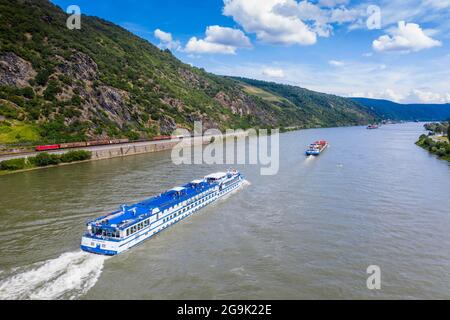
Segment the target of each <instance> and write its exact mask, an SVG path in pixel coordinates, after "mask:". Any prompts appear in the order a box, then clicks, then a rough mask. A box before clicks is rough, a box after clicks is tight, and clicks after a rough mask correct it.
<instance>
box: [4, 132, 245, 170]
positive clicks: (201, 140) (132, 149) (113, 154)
mask: <svg viewBox="0 0 450 320" xmlns="http://www.w3.org/2000/svg"><path fill="white" fill-rule="evenodd" d="M229 136H234V137H236V138H237V137H243V136H244V137H246V136H248V132H247V131H245V132H236V133H234V134H228V135H225V136H223V137H229ZM216 138H217V136H201V137H194V138H189V139H190V140H191V145H192V146H195V145H207V144H210V143H213V139H216ZM184 141H186V139H184ZM180 142H181V140H170V141H167V142H156V143H155V142H154V141H149V142H147V143H142V142H139V143H135V144H133V143H128V144H126V145H112V146H102V147H101V148H96V149H91V148H77V149H73V150H85V151H89V152H91V153H92V157H91V159H89V160H83V161H74V162H70V163H60V164H57V165H49V166H45V167H33V168H25V169H20V170H14V171H9V170H0V177H1V176H6V175H11V174H16V173H23V172H29V171H35V170H40V169H50V168H56V167H61V166H66V165H73V164H80V163H86V162H92V161H100V160H107V159H114V158H120V157H129V156H135V155H141V154H146V153H155V152H161V151H167V150H171V149H173V148H174V147H175V146H176V145H178V144H179V143H180ZM68 152H70V150H68V151H66V152H60V151H58V152H50V154H58V155H61V154H65V153H68ZM29 157H31V156H30V155H28V154H27V155H26V156H22V157H20V156H18V157H14V158H11V159H28V158H29ZM0 162H1V161H0Z"/></svg>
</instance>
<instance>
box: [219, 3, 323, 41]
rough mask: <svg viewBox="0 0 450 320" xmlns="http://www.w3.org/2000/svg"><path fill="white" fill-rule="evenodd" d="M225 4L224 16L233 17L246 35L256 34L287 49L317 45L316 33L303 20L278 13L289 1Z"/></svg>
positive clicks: (259, 37) (263, 39)
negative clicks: (281, 6)
mask: <svg viewBox="0 0 450 320" xmlns="http://www.w3.org/2000/svg"><path fill="white" fill-rule="evenodd" d="M291 1H293V0H291ZM293 2H294V4H296V2H295V1H293ZM224 4H225V5H224V8H223V13H224V15H226V16H229V17H232V18H233V19H234V20H235V21H236V22H237V23H239V24H240V25H241V26H242V27H243V28H244V30H245V31H246V32H248V33H254V34H256V37H257V39H258V40H260V41H263V42H266V43H272V44H284V45H292V44H300V45H312V44H315V43H316V41H317V36H316V33H315V32H313V31H312V30H311V29H310V28H309V27H308V26H307V25H306V24H305V23H304V22H303V21H302V20H301V19H299V18H297V17H293V16H285V15H282V14H280V13H278V12H275V11H274V8H275V6H277V5H284V4H286V0H265V1H260V0H224ZM291 4H292V3H291Z"/></svg>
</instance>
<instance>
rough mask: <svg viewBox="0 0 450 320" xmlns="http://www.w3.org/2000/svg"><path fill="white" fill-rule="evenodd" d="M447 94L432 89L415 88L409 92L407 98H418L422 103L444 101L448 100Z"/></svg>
mask: <svg viewBox="0 0 450 320" xmlns="http://www.w3.org/2000/svg"><path fill="white" fill-rule="evenodd" d="M447 96H448V94H447ZM447 96H446V95H441V94H439V93H436V92H432V91H424V90H419V89H415V90H413V91H412V92H411V94H410V97H409V98H410V99H413V100H419V101H420V102H424V103H444V102H447V101H448V100H447V98H448V97H447Z"/></svg>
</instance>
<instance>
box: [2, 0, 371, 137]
mask: <svg viewBox="0 0 450 320" xmlns="http://www.w3.org/2000/svg"><path fill="white" fill-rule="evenodd" d="M0 13H1V14H0V144H1V143H18V142H29V141H32V142H37V141H39V142H63V141H77V140H84V139H100V138H108V137H110V138H112V137H129V138H132V139H134V138H139V137H140V138H148V137H152V136H154V135H157V134H167V133H170V132H172V130H174V129H175V128H177V127H185V128H191V127H192V125H193V122H194V121H195V120H203V122H204V124H205V126H206V127H218V128H220V129H224V128H248V127H268V128H269V127H289V126H305V127H306V126H333V125H352V124H359V123H367V122H370V121H371V119H372V118H373V116H372V115H371V113H370V112H368V111H367V110H358V109H357V108H356V107H355V104H354V103H353V102H348V101H347V100H344V99H337V98H335V97H331V96H327V95H321V96H319V95H316V96H309V97H308V99H307V100H301V99H300V100H297V99H292V101H290V102H287V100H283V101H279V98H274V99H273V100H271V99H267V98H265V96H266V94H262V95H261V94H259V95H258V94H254V93H253V92H252V91H251V90H248V88H244V87H243V86H242V83H241V82H237V81H235V80H233V79H229V78H225V77H220V76H216V75H213V74H210V73H207V72H205V71H204V70H202V69H198V68H193V67H191V66H189V65H187V64H184V63H182V62H180V61H179V60H178V59H176V58H175V57H174V56H173V55H172V54H171V52H170V51H168V50H165V51H161V50H160V49H158V48H157V47H155V46H154V45H152V44H150V43H149V42H148V41H146V40H143V39H140V38H139V37H137V36H135V35H133V34H132V33H130V32H128V31H127V30H125V29H123V28H121V27H119V26H116V25H114V24H112V23H110V22H107V21H104V20H102V19H99V18H96V17H88V16H83V17H82V29H81V30H69V29H67V27H66V19H67V17H68V15H67V14H66V13H64V12H63V11H62V10H61V9H60V8H58V7H56V6H54V5H53V4H51V3H50V2H49V1H47V0H0ZM261 90H263V89H261ZM271 94H272V93H268V95H269V96H270V95H271ZM316 98H317V99H318V101H315V99H316ZM5 119H6V121H5Z"/></svg>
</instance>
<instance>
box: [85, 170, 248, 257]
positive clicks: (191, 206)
mask: <svg viewBox="0 0 450 320" xmlns="http://www.w3.org/2000/svg"><path fill="white" fill-rule="evenodd" d="M244 181H245V180H244V176H243V175H242V174H241V173H240V172H238V171H237V170H231V171H228V172H226V173H225V172H219V173H214V174H211V175H209V176H206V177H205V178H204V179H201V180H194V181H192V182H190V183H188V184H186V185H184V186H182V187H176V188H174V189H171V190H169V191H167V192H164V193H162V194H160V195H158V196H156V197H153V198H150V199H148V200H145V201H143V202H141V203H137V204H135V205H131V206H127V205H123V206H122V207H121V208H120V210H118V211H116V212H113V213H111V214H109V215H106V216H103V217H100V218H98V219H95V220H92V221H89V222H88V223H87V231H86V233H85V234H84V235H83V237H82V240H81V249H82V250H83V251H86V252H90V253H94V254H100V255H108V256H114V255H117V254H119V253H122V252H124V251H126V250H128V249H130V248H132V247H134V246H136V245H138V244H140V243H142V242H143V241H145V240H147V239H149V238H151V237H152V236H154V235H156V234H158V233H159V232H161V231H163V230H165V229H167V228H169V227H171V226H172V225H174V224H176V223H178V222H180V221H181V220H184V219H186V218H187V217H189V216H191V215H193V214H194V213H196V212H197V211H199V210H200V209H202V208H204V207H205V206H207V205H209V204H211V203H213V202H215V201H217V200H218V199H220V198H223V197H224V196H226V195H227V194H229V193H231V192H232V191H234V190H236V189H238V188H239V187H240V186H242V184H243V183H244Z"/></svg>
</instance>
